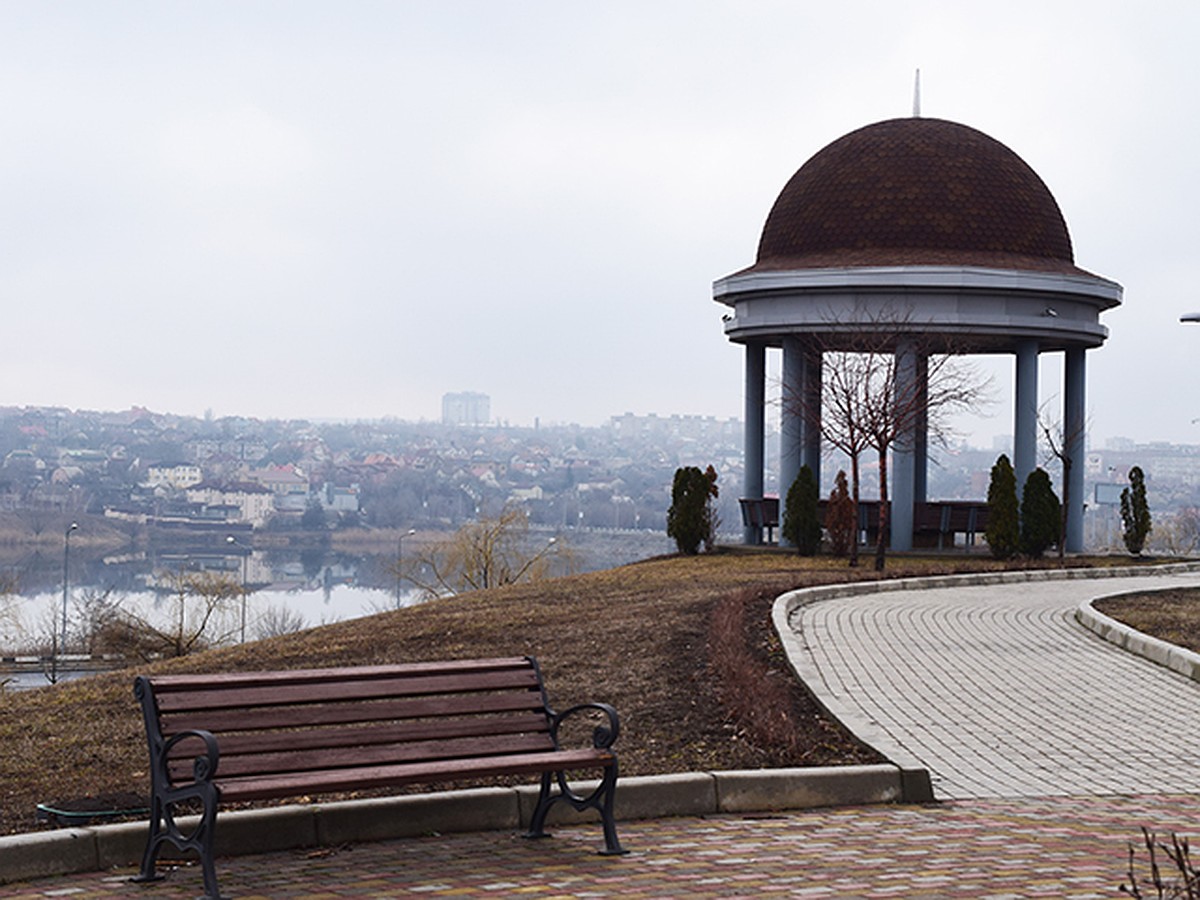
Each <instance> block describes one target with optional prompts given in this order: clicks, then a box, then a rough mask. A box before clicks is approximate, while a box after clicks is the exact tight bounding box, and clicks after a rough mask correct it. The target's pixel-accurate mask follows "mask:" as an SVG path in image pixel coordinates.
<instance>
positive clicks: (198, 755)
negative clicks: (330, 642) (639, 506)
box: [134, 657, 625, 900]
mask: <svg viewBox="0 0 1200 900" xmlns="http://www.w3.org/2000/svg"><path fill="white" fill-rule="evenodd" d="M134 693H135V695H136V696H137V697H138V699H139V700H140V701H141V704H142V712H143V714H144V716H145V720H146V737H147V740H148V742H149V747H150V781H151V800H150V802H151V811H150V833H149V837H148V838H147V841H146V849H145V853H144V854H143V857H142V865H141V871H140V872H139V874H138V875H137V876H136V877H135V879H134V880H135V881H153V880H156V879H157V878H159V877H161V876H158V875H157V874H156V872H155V867H156V863H157V859H158V855H159V852H160V851H161V850H162V848H163V847H164V845H165V844H167V843H170V844H172V845H174V846H175V847H176V848H178V849H179V850H191V851H195V852H198V853H199V854H200V860H201V866H202V871H203V874H204V889H205V892H206V896H207V897H209V898H212V900H218V898H219V897H220V896H221V895H220V892H219V890H218V889H217V876H216V868H215V866H214V863H213V834H214V831H215V827H216V816H217V809H218V806H219V805H220V804H221V803H222V802H226V803H235V802H242V801H250V800H265V799H275V798H284V797H293V796H301V795H307V794H318V793H334V792H349V791H360V790H367V789H371V788H381V787H396V786H400V785H407V784H413V783H422V784H429V783H436V782H448V781H453V782H461V781H468V780H473V779H479V778H485V777H491V776H496V775H525V774H540V775H541V793H540V794H539V797H538V802H537V806H536V808H535V810H534V813H533V817H532V820H531V822H530V826H529V831H528V834H527V837H533V838H538V837H545V836H546V834H545V831H544V826H545V822H546V814H547V813H548V812H549V810H550V808H551V807H552V806H553V805H554V804H555V803H557V802H558V801H560V800H565V801H566V802H567V803H569V804H570V805H571V806H573V807H575V808H576V809H579V810H582V809H585V808H592V809H595V810H596V811H598V812H599V813H600V817H601V821H602V823H603V830H604V850H603V851H602V852H603V853H606V854H619V853H624V852H625V851H624V850H623V849H622V848H621V845H620V842H619V841H618V839H617V831H616V826H615V824H614V821H613V800H614V794H615V792H616V784H617V757H616V754H615V753H614V752H613V750H612V745H613V743H614V742H615V741H616V739H617V735H618V733H619V731H620V725H619V722H618V719H617V713H616V710H614V709H613V708H612V707H611V706H609V705H607V704H604V703H585V704H581V705H579V706H573V707H571V708H570V709H567V710H565V711H564V712H561V713H556V712H554V711H553V710H552V709H551V708H550V706H549V703H548V701H547V698H546V691H545V688H544V686H543V684H542V675H541V670H540V669H539V668H538V664H537V661H536V660H534V659H533V658H531V657H525V658H512V659H479V660H463V661H458V662H435V663H411V664H404V665H385V666H361V667H353V668H340V669H303V670H297V671H290V672H253V673H238V674H216V675H160V676H149V677H148V676H139V677H138V678H137V679H136V681H135V683H134ZM576 714H582V715H583V716H585V717H587V718H591V717H595V716H599V717H600V724H597V725H595V727H594V729H593V732H592V745H593V746H592V747H584V748H581V749H563V748H562V747H560V745H559V729H560V726H561V725H562V723H563V722H564V721H565V720H566V719H567V718H568V717H571V716H574V715H576ZM576 721H580V720H579V719H577V720H576ZM589 769H598V770H601V771H602V778H601V781H600V784H599V786H598V787H597V788H596V789H595V790H594V791H592V792H591V793H590V794H587V795H586V796H581V795H579V794H577V793H575V792H574V791H573V790H572V789H571V788H570V786H569V784H568V782H567V778H566V772H567V771H568V770H570V771H576V770H589ZM197 804H198V805H199V813H200V820H199V825H198V826H197V827H196V828H195V829H194V830H193V831H190V832H186V833H185V831H184V830H182V829H181V828H180V827H179V826H178V825H177V824H176V816H177V815H179V814H182V813H184V812H187V811H188V810H189V808H190V809H193V810H194V809H195V807H196V805H197Z"/></svg>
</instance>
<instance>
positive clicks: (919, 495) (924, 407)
mask: <svg viewBox="0 0 1200 900" xmlns="http://www.w3.org/2000/svg"><path fill="white" fill-rule="evenodd" d="M917 390H918V391H919V392H920V393H919V395H918V397H917V404H918V405H917V423H916V424H917V430H916V434H915V436H914V437H915V440H916V444H915V446H914V447H913V450H914V453H915V458H914V460H913V464H914V466H915V471H914V472H913V500H914V501H915V502H917V503H928V502H929V357H928V356H927V355H926V354H924V353H922V354H920V355H919V356H918V357H917Z"/></svg>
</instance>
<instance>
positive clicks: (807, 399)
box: [800, 342, 821, 492]
mask: <svg viewBox="0 0 1200 900" xmlns="http://www.w3.org/2000/svg"><path fill="white" fill-rule="evenodd" d="M802 352H803V355H804V362H803V370H804V380H803V384H801V385H800V391H801V393H802V395H803V400H802V403H801V406H802V408H803V410H804V418H803V420H802V421H801V422H800V427H801V429H802V432H803V435H804V437H803V439H802V440H803V447H802V449H801V452H800V464H801V465H802V466H808V467H809V468H810V469H812V473H813V478H815V479H816V482H817V490H818V492H819V491H820V487H821V350H820V348H819V347H817V346H816V345H815V344H813V343H811V342H809V343H807V344H806V345H805V347H804V349H803V351H802Z"/></svg>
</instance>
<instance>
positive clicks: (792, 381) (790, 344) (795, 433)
mask: <svg viewBox="0 0 1200 900" xmlns="http://www.w3.org/2000/svg"><path fill="white" fill-rule="evenodd" d="M782 375H783V386H782V390H781V393H780V400H781V402H780V411H779V525H780V530H779V545H780V546H781V547H785V546H786V547H790V546H792V544H791V542H790V541H788V540H786V539H785V538H784V537H783V527H782V526H783V510H784V506H785V505H786V501H787V494H788V490H789V489H790V488H791V486H792V483H793V482H794V481H795V480H796V476H797V475H799V474H800V466H801V465H803V463H802V462H801V458H802V455H803V448H804V418H805V410H804V345H803V343H802V342H801V341H800V339H799V338H796V337H785V338H784V339H783V372H782Z"/></svg>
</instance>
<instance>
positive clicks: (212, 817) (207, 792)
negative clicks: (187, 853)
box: [130, 784, 228, 900]
mask: <svg viewBox="0 0 1200 900" xmlns="http://www.w3.org/2000/svg"><path fill="white" fill-rule="evenodd" d="M174 799H175V800H176V801H178V800H184V799H199V800H200V801H201V802H202V803H203V805H204V811H203V812H202V813H201V815H200V823H199V824H198V825H197V826H196V830H195V831H193V832H192V833H191V834H190V835H188V836H186V837H185V836H184V834H183V831H182V830H181V829H180V827H179V826H178V825H177V824H176V822H175V815H174V813H173V812H172V810H171V803H169V802H166V801H164V800H163V799H162V798H161V797H155V798H154V799H153V800H152V801H151V811H150V834H149V836H148V837H147V839H146V849H145V851H144V852H143V853H142V867H141V870H140V871H139V872H138V874H137V875H135V876H134V877H133V878H131V879H130V881H134V882H138V883H141V882H147V881H161V880H162V877H163V876H162V875H159V874H158V873H157V872H156V871H155V869H156V865H157V861H158V854H159V851H160V850H162V847H163V844H165V843H167V842H168V841H169V842H170V843H172V844H174V845H175V847H176V848H177V849H179V850H194V851H196V852H197V853H198V854H200V869H201V872H202V873H203V875H204V900H228V898H226V897H222V896H221V891H220V888H219V887H218V885H217V867H216V863H215V862H214V860H213V833H214V831H215V830H216V821H217V802H218V797H217V791H216V788H214V787H213V786H212V785H211V784H203V785H197V786H195V787H191V788H189V789H188V790H187V791H186V795H185V796H176V797H175V798H174Z"/></svg>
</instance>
